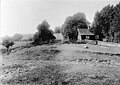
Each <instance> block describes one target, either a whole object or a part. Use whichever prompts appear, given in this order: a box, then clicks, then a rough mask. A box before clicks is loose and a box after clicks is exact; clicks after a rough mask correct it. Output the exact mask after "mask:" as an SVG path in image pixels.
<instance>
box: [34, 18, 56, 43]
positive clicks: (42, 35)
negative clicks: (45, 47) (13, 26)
mask: <svg viewBox="0 0 120 85" xmlns="http://www.w3.org/2000/svg"><path fill="white" fill-rule="evenodd" d="M49 27H50V25H49V24H48V22H47V21H46V20H45V21H43V22H42V23H41V24H39V25H38V27H37V30H38V32H36V33H35V35H34V37H33V40H34V41H33V44H35V45H39V44H44V43H49V42H50V41H51V40H54V39H55V36H54V35H53V31H52V30H50V29H49Z"/></svg>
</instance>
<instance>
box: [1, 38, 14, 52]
mask: <svg viewBox="0 0 120 85" xmlns="http://www.w3.org/2000/svg"><path fill="white" fill-rule="evenodd" d="M2 45H3V46H5V47H6V48H7V52H9V47H10V46H13V45H14V42H13V41H11V40H10V39H4V40H3V42H2Z"/></svg>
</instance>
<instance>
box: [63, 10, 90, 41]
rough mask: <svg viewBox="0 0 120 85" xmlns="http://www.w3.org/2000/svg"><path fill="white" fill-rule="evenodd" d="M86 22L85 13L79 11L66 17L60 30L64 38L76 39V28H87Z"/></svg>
mask: <svg viewBox="0 0 120 85" xmlns="http://www.w3.org/2000/svg"><path fill="white" fill-rule="evenodd" d="M88 24H89V23H88V21H87V20H86V16H85V14H84V13H80V12H79V13H76V14H75V15H73V16H69V17H67V18H66V20H65V22H64V24H63V25H62V30H61V31H62V34H63V36H64V38H65V39H66V38H67V39H70V40H77V36H78V31H77V29H87V28H88Z"/></svg>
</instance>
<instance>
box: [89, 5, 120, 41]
mask: <svg viewBox="0 0 120 85" xmlns="http://www.w3.org/2000/svg"><path fill="white" fill-rule="evenodd" d="M90 30H91V32H93V33H95V34H96V35H99V36H100V40H102V39H103V38H106V39H107V41H110V42H120V41H119V40H120V37H118V36H119V33H120V3H119V4H117V5H116V6H113V5H112V6H111V5H107V6H105V7H104V8H103V9H102V10H101V11H99V12H97V13H96V14H95V17H94V21H93V23H92V26H91V29H90Z"/></svg>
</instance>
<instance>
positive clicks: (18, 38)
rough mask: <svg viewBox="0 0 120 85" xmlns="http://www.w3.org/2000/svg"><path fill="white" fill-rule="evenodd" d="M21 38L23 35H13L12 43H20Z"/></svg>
mask: <svg viewBox="0 0 120 85" xmlns="http://www.w3.org/2000/svg"><path fill="white" fill-rule="evenodd" d="M22 38H23V35H22V34H15V35H14V36H13V37H12V40H13V41H20V40H21V39H22Z"/></svg>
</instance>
